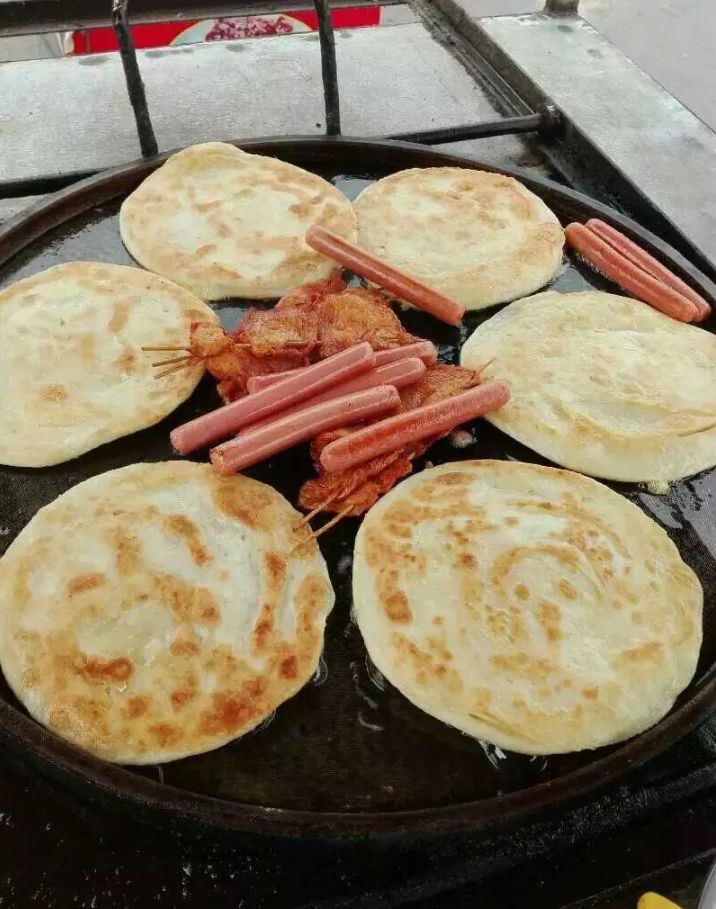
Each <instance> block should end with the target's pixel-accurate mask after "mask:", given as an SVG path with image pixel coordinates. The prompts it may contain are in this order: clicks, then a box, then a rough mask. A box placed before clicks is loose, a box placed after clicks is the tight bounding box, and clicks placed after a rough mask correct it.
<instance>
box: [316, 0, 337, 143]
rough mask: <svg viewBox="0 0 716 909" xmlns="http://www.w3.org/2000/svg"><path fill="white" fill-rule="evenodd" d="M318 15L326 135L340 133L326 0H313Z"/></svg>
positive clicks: (334, 49)
mask: <svg viewBox="0 0 716 909" xmlns="http://www.w3.org/2000/svg"><path fill="white" fill-rule="evenodd" d="M313 6H314V7H315V10H316V16H317V17H318V40H319V42H320V45H321V77H322V79H323V102H324V105H325V108H326V135H327V136H340V134H341V105H340V97H339V94H338V70H337V66H336V39H335V35H334V34H333V23H332V22H331V10H330V8H329V6H328V0H313Z"/></svg>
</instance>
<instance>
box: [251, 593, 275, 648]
mask: <svg viewBox="0 0 716 909" xmlns="http://www.w3.org/2000/svg"><path fill="white" fill-rule="evenodd" d="M273 609H274V607H273V604H272V603H268V602H265V603H262V604H261V609H260V610H259V615H258V619H257V621H256V625H255V626H254V647H255V648H256V650H263V649H264V648H265V647H266V646H267V644H268V642H269V639H270V637H271V633H272V632H273Z"/></svg>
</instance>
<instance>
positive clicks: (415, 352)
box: [246, 341, 438, 395]
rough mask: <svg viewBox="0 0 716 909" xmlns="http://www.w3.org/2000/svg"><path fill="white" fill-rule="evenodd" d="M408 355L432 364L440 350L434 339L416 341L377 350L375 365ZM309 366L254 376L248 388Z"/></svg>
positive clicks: (265, 384)
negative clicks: (436, 346)
mask: <svg viewBox="0 0 716 909" xmlns="http://www.w3.org/2000/svg"><path fill="white" fill-rule="evenodd" d="M407 357H418V358H419V359H420V360H422V361H423V363H425V365H426V366H431V365H432V364H433V363H434V362H435V361H436V360H437V358H438V352H437V350H436V349H435V345H434V344H433V342H432V341H416V342H415V343H414V344H406V345H405V346H404V347H391V348H390V349H389V350H376V352H375V365H376V366H384V365H385V364H386V363H394V362H395V361H396V360H403V359H405V358H407ZM309 368H310V367H308V366H301V367H299V368H298V369H287V370H286V371H285V372H270V373H268V374H267V375H265V376H252V377H251V378H250V379H249V380H248V382H247V383H246V389H247V391H248V393H249V394H250V395H252V394H254V393H255V392H257V391H261V389H262V388H268V387H269V385H275V384H276V382H282V381H283V380H284V379H286V378H288V376H293V375H295V374H296V373H299V372H301V371H302V370H303V369H309ZM388 384H390V383H388Z"/></svg>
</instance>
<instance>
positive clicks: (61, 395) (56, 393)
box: [40, 385, 69, 403]
mask: <svg viewBox="0 0 716 909" xmlns="http://www.w3.org/2000/svg"><path fill="white" fill-rule="evenodd" d="M40 396H41V397H42V398H44V400H45V401H57V402H58V403H59V402H62V401H66V400H67V399H68V398H69V394H68V392H67V389H66V388H65V386H64V385H43V387H42V388H41V389H40Z"/></svg>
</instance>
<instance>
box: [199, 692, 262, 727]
mask: <svg viewBox="0 0 716 909" xmlns="http://www.w3.org/2000/svg"><path fill="white" fill-rule="evenodd" d="M265 689H266V681H265V680H264V679H261V678H254V679H249V680H248V681H246V682H244V684H243V685H242V686H241V690H240V692H239V693H238V694H223V693H221V692H215V693H214V694H212V695H211V705H210V707H209V708H208V709H207V710H205V711H204V713H203V714H202V717H201V721H200V729H201V731H202V732H203V733H204V734H205V735H231V734H232V733H233V732H235V731H236V730H238V729H241V728H242V727H243V726H245V725H247V724H248V723H250V722H252V721H253V720H254V719H255V718H256V717H257V716H259V715H260V714H261V713H262V712H263V709H264V708H263V702H264V699H263V695H264V691H265Z"/></svg>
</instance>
